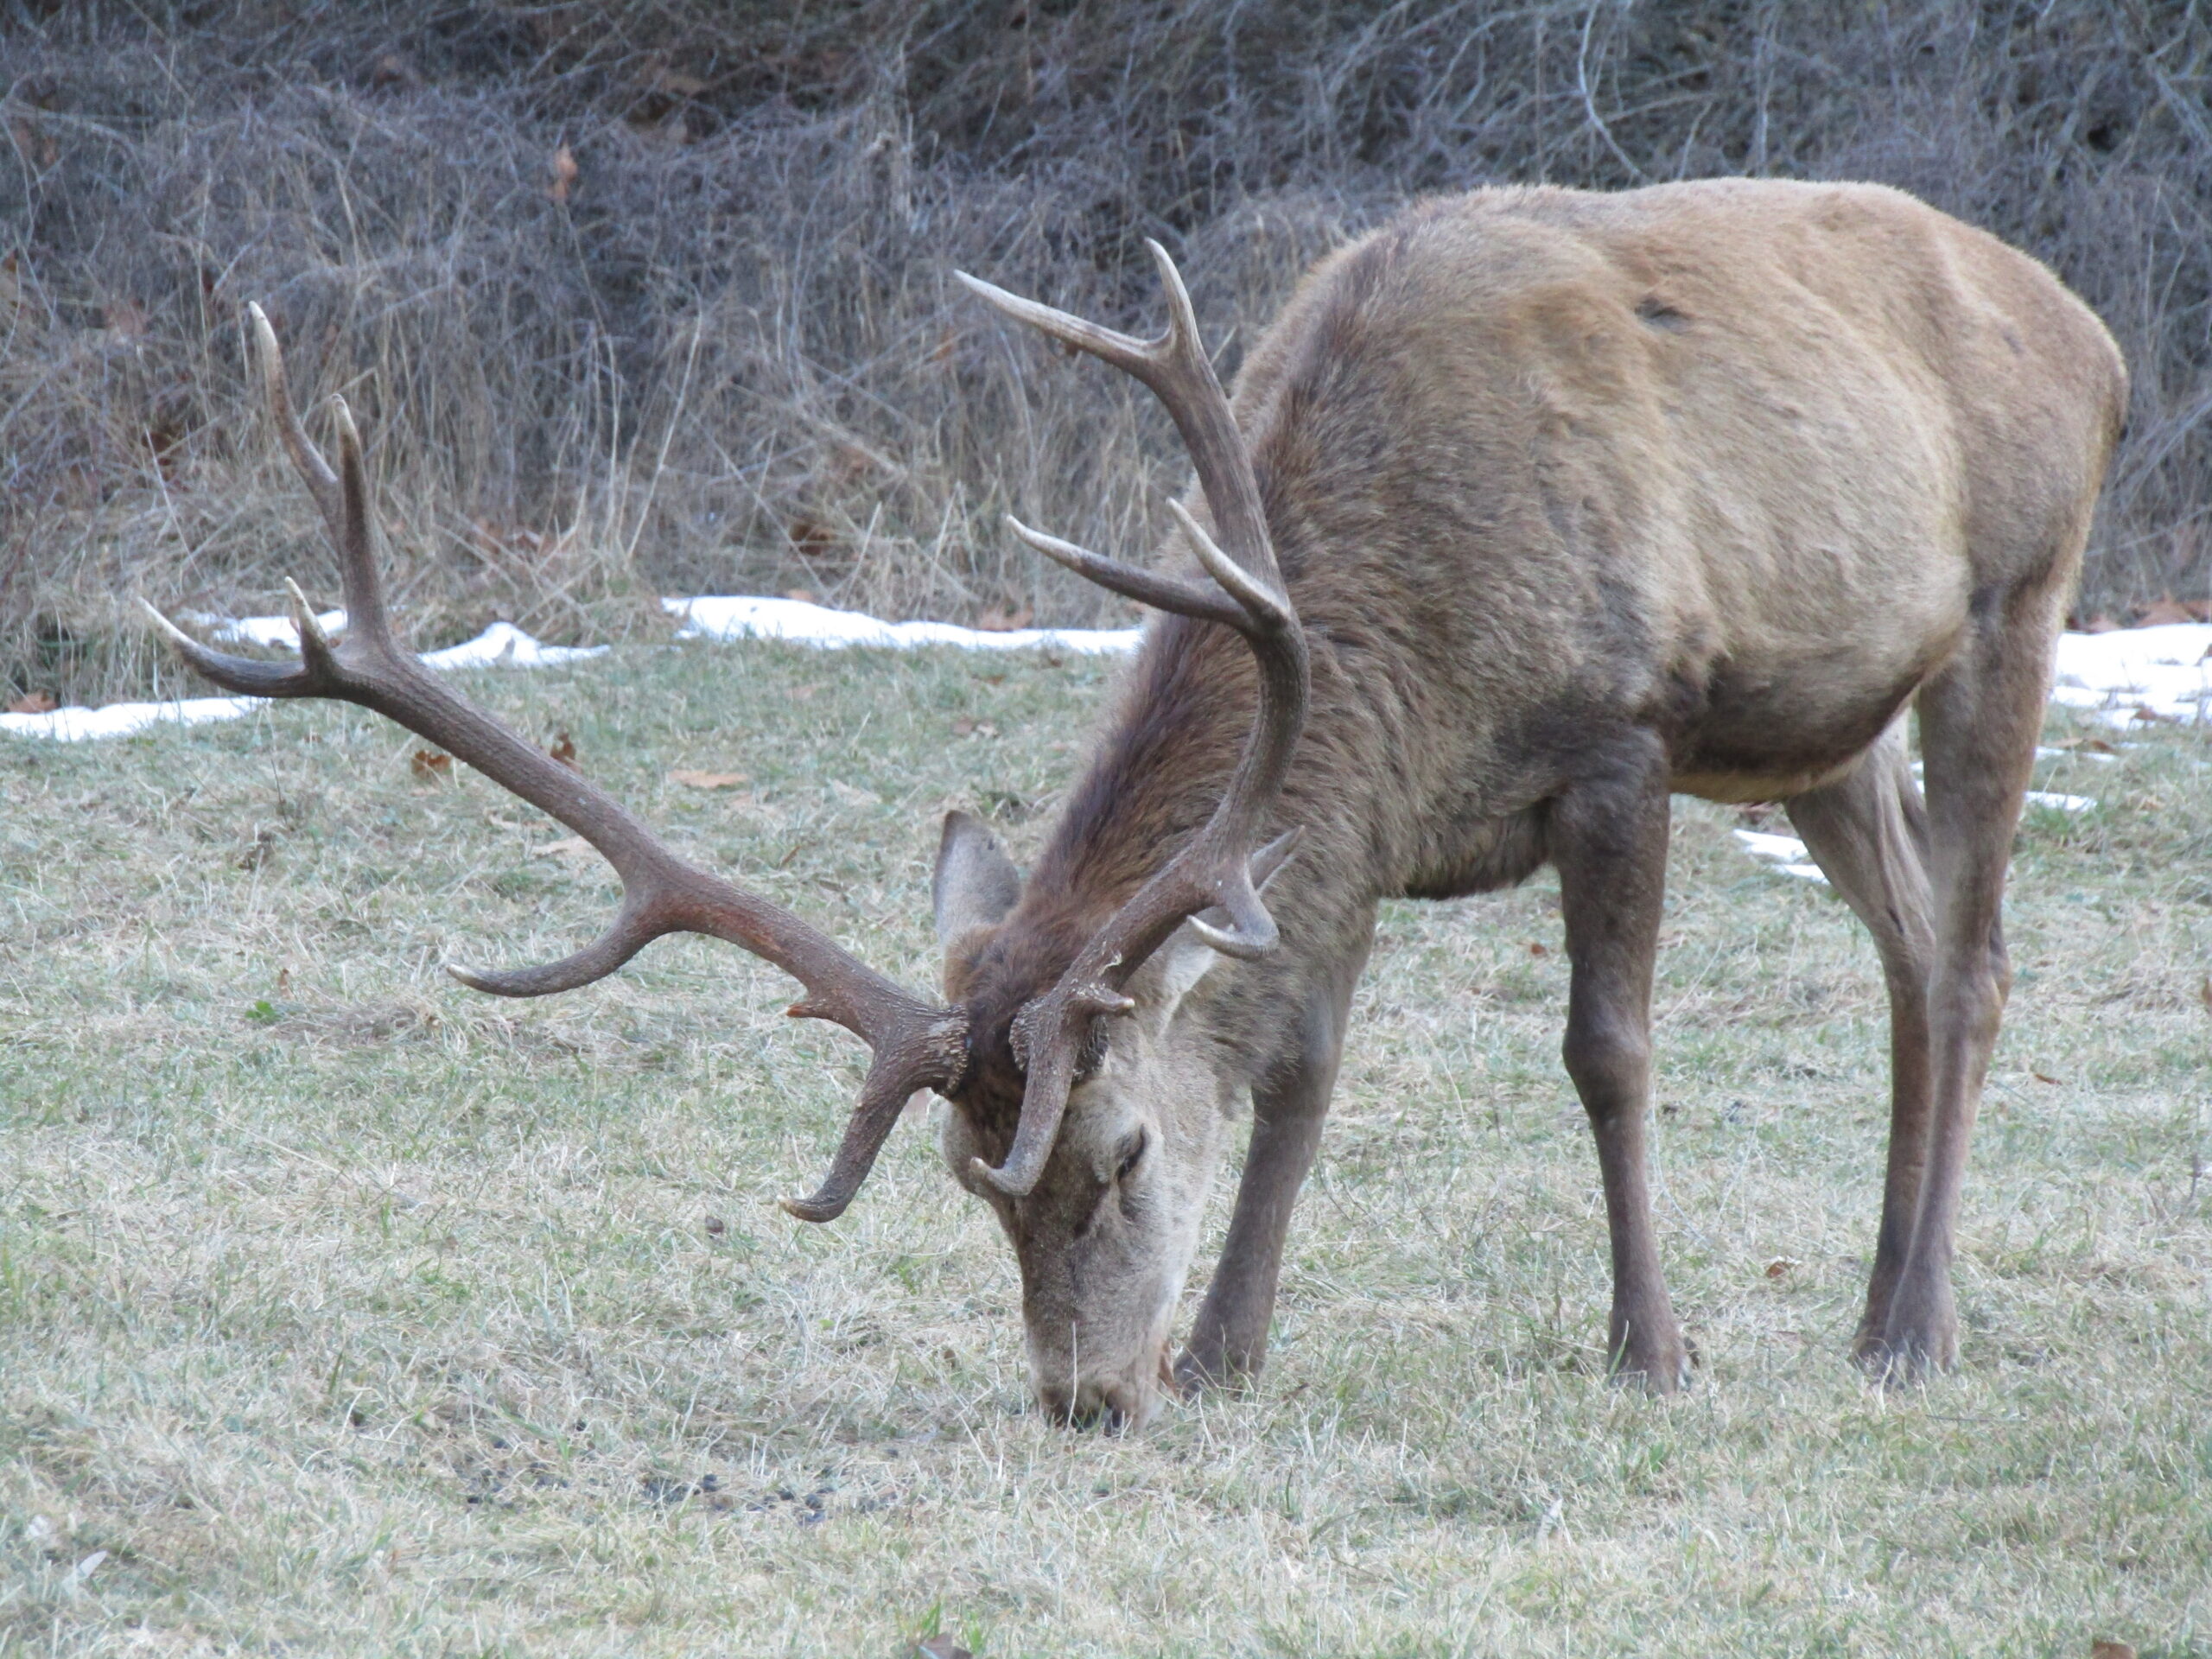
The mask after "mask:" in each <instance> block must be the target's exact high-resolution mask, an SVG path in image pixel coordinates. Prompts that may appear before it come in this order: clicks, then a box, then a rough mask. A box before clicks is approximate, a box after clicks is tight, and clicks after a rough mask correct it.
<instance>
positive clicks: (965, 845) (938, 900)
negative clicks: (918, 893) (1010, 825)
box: [930, 812, 1021, 944]
mask: <svg viewBox="0 0 2212 1659" xmlns="http://www.w3.org/2000/svg"><path fill="white" fill-rule="evenodd" d="M1020 897H1021V872H1020V871H1019V870H1017V869H1015V868H1014V861H1013V860H1012V859H1010V858H1008V857H1007V854H1006V845H1005V843H1004V842H1001V841H1000V839H999V838H998V836H995V835H994V834H993V833H992V832H991V829H990V827H989V826H988V824H986V823H984V822H983V821H982V819H981V818H978V817H974V816H973V815H971V814H969V813H966V812H948V813H946V814H945V815H944V839H943V840H941V841H940V842H938V849H937V874H936V876H935V877H934V878H932V879H931V882H930V898H931V902H932V903H933V904H934V905H935V906H936V907H937V939H938V944H950V943H951V942H952V941H953V940H955V939H957V938H959V937H960V936H961V935H962V934H963V933H965V932H967V931H969V929H970V928H974V927H988V926H989V925H991V924H993V923H994V922H997V921H1000V920H1002V919H1003V918H1005V915H1006V913H1007V912H1008V911H1009V910H1012V909H1013V908H1014V901H1015V900H1016V899H1020Z"/></svg>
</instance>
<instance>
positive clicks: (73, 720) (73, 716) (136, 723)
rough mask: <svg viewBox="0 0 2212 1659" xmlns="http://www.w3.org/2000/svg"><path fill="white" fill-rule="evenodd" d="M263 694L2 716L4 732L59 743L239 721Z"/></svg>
mask: <svg viewBox="0 0 2212 1659" xmlns="http://www.w3.org/2000/svg"><path fill="white" fill-rule="evenodd" d="M264 701H265V699H264V698H261V697H171V698H170V699H169V700H168V702H111V703H109V704H108V705H107V706H106V707H105V708H104V709H54V710H52V711H50V712H48V713H47V714H43V715H0V732H11V733H13V734H15V735H16V736H17V737H50V738H52V739H54V741H56V742H59V743H81V742H83V741H85V740H86V739H87V738H94V737H128V736H130V734H132V733H133V732H143V731H144V730H145V729H146V728H148V727H149V726H158V725H160V724H161V723H162V721H169V720H173V721H176V722H177V724H179V725H181V726H195V725H198V724H200V722H201V721H210V720H236V719H238V716H239V715H250V714H251V713H252V712H253V711H254V710H255V709H258V708H259V707H260V706H261V705H262V703H263V702H264Z"/></svg>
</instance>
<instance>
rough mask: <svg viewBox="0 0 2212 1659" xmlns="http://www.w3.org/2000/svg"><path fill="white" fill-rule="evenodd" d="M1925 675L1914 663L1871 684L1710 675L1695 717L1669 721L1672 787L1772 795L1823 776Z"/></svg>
mask: <svg viewBox="0 0 2212 1659" xmlns="http://www.w3.org/2000/svg"><path fill="white" fill-rule="evenodd" d="M1926 677H1927V675H1926V671H1924V670H1919V669H1916V670H1914V671H1910V672H1905V673H1902V674H1898V675H1896V676H1893V677H1884V678H1883V679H1881V680H1879V681H1878V682H1877V683H1874V684H1872V685H1870V684H1868V683H1866V679H1862V678H1859V677H1824V676H1820V675H1808V674H1805V673H1802V672H1800V673H1798V674H1795V675H1791V676H1788V677H1776V678H1773V679H1764V677H1761V678H1760V679H1752V678H1751V677H1745V676H1742V675H1736V674H1730V673H1726V672H1722V673H1717V674H1715V675H1714V676H1713V679H1712V680H1711V681H1710V682H1708V683H1707V688H1706V690H1705V695H1704V696H1703V698H1702V700H1701V707H1700V708H1699V709H1698V710H1697V713H1696V715H1695V716H1694V718H1693V719H1691V720H1689V721H1686V722H1685V723H1684V724H1683V725H1682V726H1681V727H1680V728H1677V731H1676V734H1675V742H1674V745H1673V749H1674V756H1675V770H1674V779H1673V784H1674V788H1675V791H1676V792H1677V793H1678V794H1683V795H1697V796H1701V797H1703V798H1705V799H1707V800H1709V801H1724V802H1741V801H1773V800H1783V799H1786V798H1788V797H1789V796H1792V795H1802V794H1803V793H1804V792H1805V791H1807V790H1810V789H1817V788H1819V787H1820V786H1821V785H1823V784H1827V783H1832V782H1834V780H1835V779H1838V778H1840V777H1842V776H1843V775H1844V774H1845V773H1846V772H1849V771H1850V770H1851V768H1852V767H1853V766H1856V765H1857V764H1858V763H1859V757H1860V756H1861V755H1863V754H1865V753H1866V750H1867V748H1868V747H1870V746H1871V745H1872V743H1873V741H1874V740H1875V739H1876V738H1878V737H1879V736H1880V735H1881V734H1883V733H1884V732H1885V731H1886V730H1887V729H1888V728H1889V726H1890V723H1891V721H1894V720H1895V719H1896V718H1897V713H1898V711H1899V710H1900V709H1903V708H1904V704H1905V702H1906V700H1907V699H1909V698H1910V696H1912V694H1913V693H1914V692H1915V691H1916V690H1919V689H1920V686H1921V683H1922V682H1923V680H1924V679H1925V678H1926Z"/></svg>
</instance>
